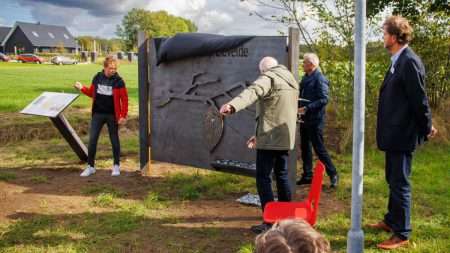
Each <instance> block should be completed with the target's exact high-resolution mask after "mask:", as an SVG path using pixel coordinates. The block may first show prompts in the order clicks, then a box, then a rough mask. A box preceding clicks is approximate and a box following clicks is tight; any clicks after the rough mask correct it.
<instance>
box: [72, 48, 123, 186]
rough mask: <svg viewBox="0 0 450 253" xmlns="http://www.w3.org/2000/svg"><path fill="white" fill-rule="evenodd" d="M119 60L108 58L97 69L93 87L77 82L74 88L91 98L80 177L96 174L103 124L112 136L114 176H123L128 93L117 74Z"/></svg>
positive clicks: (110, 136)
mask: <svg viewBox="0 0 450 253" xmlns="http://www.w3.org/2000/svg"><path fill="white" fill-rule="evenodd" d="M117 65H118V64H117V60H116V59H115V58H114V57H112V56H108V57H106V59H105V61H104V62H103V71H101V72H98V73H97V74H96V75H95V76H94V78H93V80H92V84H91V86H90V87H89V88H88V87H85V86H83V85H82V84H81V83H79V82H76V83H75V85H74V87H75V88H76V89H78V90H80V91H81V92H82V93H84V94H85V95H86V96H89V97H92V101H93V102H92V120H91V127H90V132H89V146H88V166H87V168H86V169H85V170H84V171H83V172H82V173H81V175H80V176H82V177H87V176H90V175H92V174H94V173H95V153H96V152H97V141H98V137H99V135H100V131H101V130H102V127H103V125H104V124H106V125H107V126H108V131H109V138H110V139H111V144H112V149H113V156H114V166H113V169H112V173H111V175H112V176H119V175H120V141H119V125H123V124H124V123H125V122H126V120H127V114H128V94H127V88H126V87H125V82H124V81H123V79H122V78H121V77H120V76H119V74H118V73H117Z"/></svg>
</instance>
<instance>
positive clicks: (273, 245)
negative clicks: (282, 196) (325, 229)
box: [256, 219, 330, 253]
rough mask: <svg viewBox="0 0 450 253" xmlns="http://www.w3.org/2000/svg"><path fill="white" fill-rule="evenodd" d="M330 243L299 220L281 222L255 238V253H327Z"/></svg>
mask: <svg viewBox="0 0 450 253" xmlns="http://www.w3.org/2000/svg"><path fill="white" fill-rule="evenodd" d="M328 252H330V243H329V242H328V241H327V240H326V239H325V237H323V236H322V235H321V234H319V233H318V232H317V231H316V230H314V228H312V227H311V226H310V225H309V224H308V223H307V222H305V221H304V220H300V219H293V220H283V221H280V222H278V223H275V224H274V225H273V226H272V228H271V229H269V230H268V231H266V232H265V233H263V234H261V235H259V236H257V237H256V253H328Z"/></svg>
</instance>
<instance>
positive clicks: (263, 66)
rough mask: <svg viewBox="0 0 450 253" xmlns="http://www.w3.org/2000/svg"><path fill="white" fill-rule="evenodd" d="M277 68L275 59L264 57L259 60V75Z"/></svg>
mask: <svg viewBox="0 0 450 253" xmlns="http://www.w3.org/2000/svg"><path fill="white" fill-rule="evenodd" d="M276 66H278V61H277V59H275V58H273V57H271V56H266V57H264V58H262V59H261V61H260V62H259V71H261V73H264V72H266V71H267V70H269V69H271V68H273V67H276Z"/></svg>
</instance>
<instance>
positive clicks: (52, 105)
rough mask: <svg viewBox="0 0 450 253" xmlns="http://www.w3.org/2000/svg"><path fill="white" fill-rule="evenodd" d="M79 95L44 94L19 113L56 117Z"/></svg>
mask: <svg viewBox="0 0 450 253" xmlns="http://www.w3.org/2000/svg"><path fill="white" fill-rule="evenodd" d="M78 96H79V94H72V93H59V92H44V93H42V94H41V95H40V96H39V97H37V98H36V99H35V100H33V102H31V103H30V104H29V105H27V107H25V108H24V109H23V110H22V111H20V113H24V114H32V115H40V116H47V117H52V118H54V117H57V116H58V114H60V113H61V112H62V111H64V109H66V108H67V106H69V105H70V104H71V103H72V102H73V101H74V100H75V99H76V98H77V97H78Z"/></svg>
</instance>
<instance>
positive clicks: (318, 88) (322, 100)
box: [299, 69, 328, 125]
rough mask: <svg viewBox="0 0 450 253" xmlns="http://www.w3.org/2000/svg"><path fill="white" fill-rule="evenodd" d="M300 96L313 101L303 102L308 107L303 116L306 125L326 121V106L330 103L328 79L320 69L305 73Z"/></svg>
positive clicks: (301, 104) (302, 104)
mask: <svg viewBox="0 0 450 253" xmlns="http://www.w3.org/2000/svg"><path fill="white" fill-rule="evenodd" d="M300 97H301V98H304V99H308V100H309V101H311V102H301V103H300V105H299V106H300V107H302V106H305V107H306V113H305V115H303V116H302V120H303V122H304V123H303V124H304V125H318V124H320V123H323V122H324V121H325V106H326V105H327V103H328V80H327V79H326V78H325V76H324V75H323V74H322V73H321V72H320V70H319V69H316V70H314V72H312V73H311V75H309V76H308V75H306V74H305V75H304V76H303V78H302V80H301V82H300Z"/></svg>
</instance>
